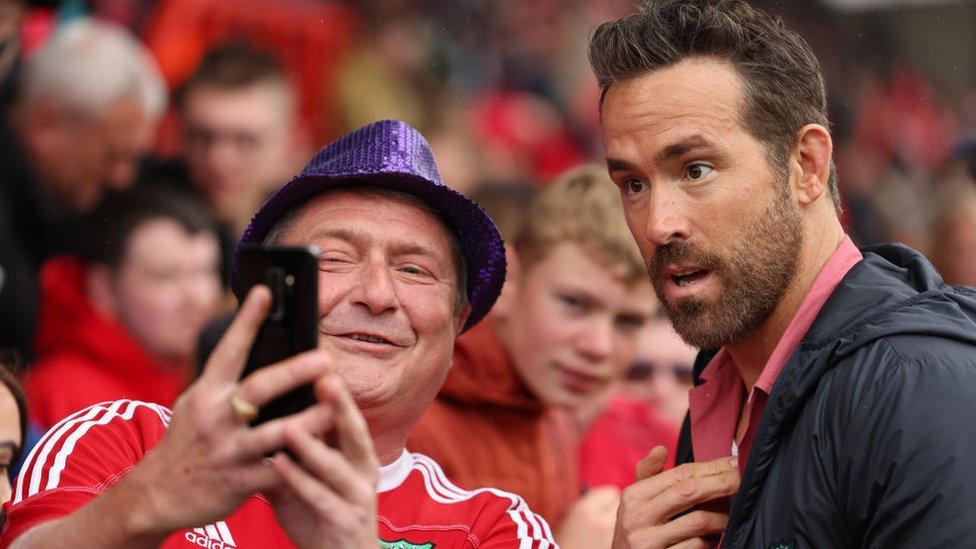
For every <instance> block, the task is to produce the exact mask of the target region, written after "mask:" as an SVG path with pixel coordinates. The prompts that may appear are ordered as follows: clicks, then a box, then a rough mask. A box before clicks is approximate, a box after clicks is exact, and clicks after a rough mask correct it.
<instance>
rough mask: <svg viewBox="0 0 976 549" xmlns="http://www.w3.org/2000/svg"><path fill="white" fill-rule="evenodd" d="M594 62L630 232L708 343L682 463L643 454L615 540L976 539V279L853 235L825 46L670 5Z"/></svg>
mask: <svg viewBox="0 0 976 549" xmlns="http://www.w3.org/2000/svg"><path fill="white" fill-rule="evenodd" d="M589 55H590V61H591V64H592V66H593V69H594V72H595V73H596V76H597V78H598V80H599V82H600V85H601V88H602V95H601V105H600V109H601V122H602V132H603V143H604V146H605V149H606V155H607V162H608V166H609V170H610V174H611V177H612V178H613V180H614V182H615V183H616V184H617V185H618V186H619V188H620V191H621V196H622V200H623V204H624V211H625V215H626V218H627V222H628V225H629V226H630V229H631V231H632V232H633V234H634V237H635V239H636V240H637V243H638V246H639V247H640V249H641V252H642V255H643V256H644V258H645V260H646V261H647V263H648V266H649V272H650V276H651V280H652V282H653V285H654V288H655V290H656V292H657V294H658V296H659V297H660V299H661V301H662V303H663V304H664V306H665V308H666V310H667V312H668V314H669V316H670V319H671V321H672V323H673V325H674V327H675V329H676V330H677V331H678V333H679V334H681V336H682V337H683V338H684V339H685V340H686V341H687V342H688V343H690V344H692V345H695V346H698V347H701V348H703V349H706V350H704V351H702V353H701V354H700V355H699V357H698V360H697V362H696V367H695V385H696V386H695V387H694V388H693V389H692V391H691V394H690V413H689V417H688V418H687V419H686V421H685V425H684V429H683V433H682V438H681V442H680V444H679V448H678V452H677V461H678V462H679V463H683V465H681V466H679V467H677V468H676V469H673V470H670V471H667V472H662V465H663V463H664V461H665V459H666V451H665V450H664V449H663V448H655V449H654V450H652V451H651V452H650V453H649V454H648V456H647V457H646V458H645V459H644V460H643V461H642V462H641V463H640V464H639V465H638V467H637V474H638V481H637V482H636V483H635V484H633V485H632V486H630V487H628V488H627V489H626V490H625V492H624V495H623V500H622V504H621V506H620V509H619V512H618V517H617V528H616V534H615V546H617V547H666V546H672V545H674V546H681V547H692V546H696V547H697V546H702V545H705V544H707V543H710V542H711V543H714V542H719V543H720V544H722V545H723V546H726V547H795V546H810V547H865V546H870V547H886V546H891V547H922V546H925V547H936V546H938V547H942V546H953V545H956V546H958V545H972V544H973V543H974V542H976V534H972V533H971V528H970V527H969V525H970V524H972V523H973V521H974V520H976V495H974V494H976V475H974V474H973V473H972V471H971V469H970V467H968V465H967V462H968V456H971V455H972V454H973V452H974V451H976V437H973V436H971V435H968V434H964V433H962V432H960V430H959V428H958V427H957V425H967V424H972V423H973V422H974V421H976V401H974V399H973V394H976V292H974V291H973V290H972V289H970V288H962V287H958V288H954V287H951V286H946V285H945V284H944V283H943V282H942V279H941V277H940V276H939V274H938V272H937V271H935V269H934V268H933V267H932V266H931V265H930V264H929V262H928V261H927V260H926V259H925V258H924V257H922V256H921V255H920V254H918V253H917V252H915V251H913V250H910V249H908V248H906V247H904V246H900V245H881V246H876V247H872V248H867V249H864V250H862V251H859V250H858V249H857V248H855V247H854V245H853V244H852V243H851V240H850V239H849V238H848V237H847V236H846V235H845V234H844V231H843V228H842V227H841V224H840V221H839V218H838V212H839V207H840V200H839V195H838V190H837V180H836V175H835V173H834V167H833V164H832V161H831V151H832V143H831V137H830V133H829V131H828V130H827V127H828V121H827V115H826V113H827V106H826V93H825V85H824V81H823V77H822V74H821V71H820V68H819V64H818V62H817V60H816V58H815V57H814V56H813V54H812V52H811V50H810V48H809V46H808V45H807V44H806V42H805V41H804V40H803V39H802V38H800V37H799V36H798V35H797V34H796V33H794V32H792V31H790V30H788V29H786V28H785V27H784V25H783V23H782V21H780V20H779V19H778V18H774V17H772V16H770V15H768V14H766V13H763V12H761V11H759V10H757V9H755V8H752V7H751V6H749V5H748V4H746V3H745V2H743V1H740V0H720V1H717V2H716V1H714V0H660V1H655V0H650V1H648V2H646V3H645V4H644V5H642V6H641V7H640V9H639V11H638V13H636V14H634V15H631V16H628V17H625V18H623V19H620V20H618V21H614V22H608V23H604V24H603V25H601V26H600V27H599V28H598V29H597V30H596V32H595V34H594V36H593V38H592V40H591V42H590V51H589ZM730 496H731V497H732V499H731V501H730V500H729V499H728V498H729V497H730ZM723 532H724V534H723V536H724V537H723V538H722V540H721V541H719V540H718V539H717V536H718V535H719V534H722V533H723Z"/></svg>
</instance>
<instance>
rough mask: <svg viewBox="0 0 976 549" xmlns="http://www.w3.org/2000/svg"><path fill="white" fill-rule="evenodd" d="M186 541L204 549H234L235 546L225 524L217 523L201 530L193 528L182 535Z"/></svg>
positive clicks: (222, 522)
mask: <svg viewBox="0 0 976 549" xmlns="http://www.w3.org/2000/svg"><path fill="white" fill-rule="evenodd" d="M183 537H185V538H186V541H188V542H190V543H192V544H193V545H196V546H197V547H204V548H205V549H235V548H236V547H237V544H236V543H235V542H234V536H232V535H230V530H228V529H227V523H226V522H224V521H222V520H221V521H219V522H216V523H214V524H210V525H208V526H204V527H202V528H194V529H193V530H188V531H187V532H186V533H184V534H183Z"/></svg>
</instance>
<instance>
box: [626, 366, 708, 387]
mask: <svg viewBox="0 0 976 549" xmlns="http://www.w3.org/2000/svg"><path fill="white" fill-rule="evenodd" d="M662 374H663V375H667V374H671V375H672V376H674V378H675V379H676V380H677V381H678V382H679V383H687V384H691V382H692V367H691V364H687V363H683V362H676V363H659V362H652V361H649V360H640V361H637V362H634V363H633V364H631V365H630V368H628V369H627V374H626V375H625V376H624V379H626V380H627V381H650V380H651V379H653V377H654V376H656V375H662Z"/></svg>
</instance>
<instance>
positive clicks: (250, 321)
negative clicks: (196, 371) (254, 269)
mask: <svg viewBox="0 0 976 549" xmlns="http://www.w3.org/2000/svg"><path fill="white" fill-rule="evenodd" d="M270 306H271V291H270V290H268V288H267V287H265V286H262V285H258V286H255V287H253V288H251V291H250V292H248V294H247V298H245V299H244V303H242V304H241V308H240V310H238V311H237V316H235V317H234V321H233V322H231V325H230V327H229V328H227V332H226V333H225V334H224V336H223V337H221V338H220V342H219V343H217V347H216V348H215V349H214V351H213V353H211V355H210V359H209V360H207V364H206V366H205V367H204V369H203V372H202V373H201V374H200V377H201V378H204V379H212V380H215V381H218V382H221V381H223V382H228V381H237V379H238V378H239V377H241V371H243V370H244V364H245V363H246V362H247V354H248V353H249V352H250V350H251V344H252V343H254V337H255V336H256V335H257V333H258V330H259V329H260V328H261V324H262V323H263V322H264V319H265V317H266V316H267V315H268V309H269V307H270Z"/></svg>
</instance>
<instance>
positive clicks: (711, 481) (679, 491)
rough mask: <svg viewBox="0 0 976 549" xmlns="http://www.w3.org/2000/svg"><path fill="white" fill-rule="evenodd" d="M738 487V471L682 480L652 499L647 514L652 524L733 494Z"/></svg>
mask: <svg viewBox="0 0 976 549" xmlns="http://www.w3.org/2000/svg"><path fill="white" fill-rule="evenodd" d="M738 489H739V473H738V471H728V472H725V473H720V474H718V475H711V476H707V477H696V478H690V479H686V480H682V481H680V482H678V483H676V484H675V485H674V486H672V487H671V488H669V489H668V490H665V491H663V492H662V493H661V494H659V495H658V496H656V497H654V498H653V499H652V500H650V501H649V502H648V505H647V509H646V516H647V518H648V520H650V521H651V523H652V524H655V523H661V522H664V521H666V520H667V519H669V518H671V517H673V516H674V515H676V514H678V513H680V512H682V511H684V510H685V509H688V508H690V507H692V506H693V505H697V504H699V503H702V502H704V501H711V500H713V499H719V498H723V497H727V496H731V495H732V494H735V492H736V490H738Z"/></svg>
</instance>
